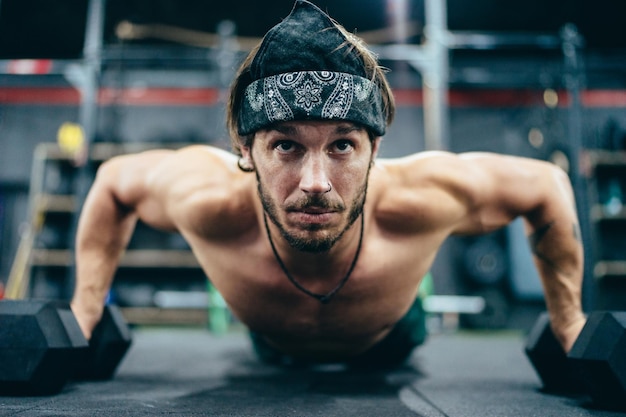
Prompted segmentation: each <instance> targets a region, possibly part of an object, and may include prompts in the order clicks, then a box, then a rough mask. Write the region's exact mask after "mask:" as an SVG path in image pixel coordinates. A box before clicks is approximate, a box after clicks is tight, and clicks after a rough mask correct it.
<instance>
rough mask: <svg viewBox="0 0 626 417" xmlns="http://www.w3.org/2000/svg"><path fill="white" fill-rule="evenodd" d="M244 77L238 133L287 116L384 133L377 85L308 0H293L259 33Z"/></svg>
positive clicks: (322, 14)
mask: <svg viewBox="0 0 626 417" xmlns="http://www.w3.org/2000/svg"><path fill="white" fill-rule="evenodd" d="M249 75H250V83H249V85H248V86H247V88H246V91H245V95H244V98H243V103H242V108H241V112H240V114H239V120H238V128H239V129H238V130H239V134H240V135H242V136H245V135H248V134H251V133H254V132H255V131H257V130H259V129H261V128H263V127H267V126H269V125H271V124H273V123H275V122H280V121H288V120H348V121H351V122H356V123H359V124H361V125H364V126H366V127H368V128H369V129H371V130H372V131H373V132H374V134H376V135H377V136H383V135H384V134H385V127H386V123H385V115H384V113H383V105H382V98H381V94H380V90H379V88H378V87H377V86H376V85H375V84H374V83H373V82H372V81H370V80H369V79H367V78H365V77H366V73H365V68H364V65H363V61H362V59H361V58H360V57H359V56H358V55H357V54H356V53H355V52H354V51H353V50H352V48H351V46H350V45H348V44H347V40H346V38H345V36H344V35H343V34H342V33H341V32H340V31H339V29H337V27H336V26H335V25H334V24H333V22H332V21H331V19H330V18H329V17H328V15H326V14H325V13H324V12H322V11H321V10H320V9H319V8H318V7H316V6H315V5H313V4H311V3H309V2H308V1H305V0H297V1H296V4H295V6H294V8H293V10H292V11H291V14H290V15H289V16H288V17H287V18H286V19H285V20H283V21H282V22H281V23H279V24H278V25H276V26H274V27H273V28H272V29H271V30H270V31H269V32H268V33H267V34H266V35H265V38H264V39H263V43H262V44H261V47H260V49H259V51H258V53H257V55H256V57H255V58H254V60H253V61H252V64H251V65H250V74H249Z"/></svg>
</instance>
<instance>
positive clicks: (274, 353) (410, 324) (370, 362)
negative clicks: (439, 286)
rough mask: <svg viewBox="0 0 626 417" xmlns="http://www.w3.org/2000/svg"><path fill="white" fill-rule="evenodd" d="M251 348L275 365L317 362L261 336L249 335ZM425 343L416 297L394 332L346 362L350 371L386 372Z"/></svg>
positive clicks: (398, 364)
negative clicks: (304, 358)
mask: <svg viewBox="0 0 626 417" xmlns="http://www.w3.org/2000/svg"><path fill="white" fill-rule="evenodd" d="M250 339H251V340H252V346H253V347H254V351H255V352H256V354H257V356H258V357H259V359H260V360H261V361H263V362H265V363H270V364H273V365H293V366H308V365H316V364H319V363H318V362H314V361H308V360H302V359H298V358H294V357H291V356H289V355H286V354H284V353H282V352H280V351H279V350H278V349H276V348H275V347H273V346H271V345H270V344H268V343H267V342H266V341H265V339H264V338H263V336H262V335H260V334H258V333H255V332H250ZM425 340H426V320H425V314H424V309H423V307H422V300H421V298H419V297H418V298H417V299H416V300H415V302H414V303H413V305H412V306H411V308H410V309H409V311H408V312H407V313H406V314H405V315H404V317H402V319H400V321H398V322H397V323H396V325H395V326H394V327H393V329H392V330H391V332H389V334H388V335H387V336H386V337H385V338H384V339H383V340H381V341H379V342H378V343H376V344H375V345H374V346H372V347H371V348H369V349H368V350H366V351H365V352H363V353H360V354H359V355H356V356H354V357H352V358H350V359H348V360H346V361H344V362H343V363H345V364H346V365H347V366H348V367H350V368H357V369H384V368H394V367H398V366H401V365H403V364H404V363H405V362H406V360H407V359H408V358H409V356H410V355H411V353H412V352H413V349H414V348H415V347H417V346H419V345H421V344H422V343H424V341H425Z"/></svg>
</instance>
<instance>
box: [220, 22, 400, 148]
mask: <svg viewBox="0 0 626 417" xmlns="http://www.w3.org/2000/svg"><path fill="white" fill-rule="evenodd" d="M333 23H334V24H335V26H336V27H337V29H339V31H340V32H341V33H342V34H343V35H344V36H345V38H346V44H347V45H349V47H350V49H351V50H354V51H356V53H357V55H358V56H360V57H361V59H362V60H363V68H364V69H365V73H366V76H367V78H369V79H370V80H371V81H372V82H373V83H374V84H375V85H376V86H377V87H378V88H379V90H380V93H381V96H382V101H383V112H384V114H385V120H386V123H387V125H390V124H391V122H392V121H393V117H394V114H395V108H396V105H395V101H394V98H393V93H392V91H391V87H390V86H389V83H388V82H387V78H386V77H385V72H386V69H385V68H383V67H381V66H380V65H378V60H377V58H376V55H374V53H373V52H372V51H370V50H369V49H368V48H367V46H366V45H365V43H364V42H363V40H362V39H361V38H359V37H357V36H356V35H354V34H352V33H350V32H348V31H347V30H346V29H345V28H344V27H343V26H341V25H340V24H338V23H337V22H334V21H333ZM260 46H261V43H259V44H258V45H257V46H255V47H254V48H253V49H252V50H251V51H250V53H249V54H248V56H247V57H246V59H245V60H244V61H243V63H242V64H241V66H240V67H239V70H238V71H237V74H236V76H235V79H234V81H233V83H232V84H231V86H230V96H229V99H228V105H227V108H226V124H227V127H228V132H229V134H230V141H231V145H232V148H233V152H235V153H236V154H237V155H239V156H241V147H242V146H251V144H252V138H253V137H254V134H251V135H246V136H243V137H242V136H240V135H239V132H238V128H237V123H238V120H239V112H240V111H241V102H242V100H243V97H244V94H245V89H246V87H247V86H248V85H249V84H250V83H251V82H252V81H253V80H251V79H250V78H251V77H250V65H251V64H252V61H253V60H254V58H255V57H256V54H257V53H258V51H259V48H260ZM343 46H344V45H342V47H343ZM370 136H372V137H373V135H370Z"/></svg>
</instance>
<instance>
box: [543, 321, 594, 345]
mask: <svg viewBox="0 0 626 417" xmlns="http://www.w3.org/2000/svg"><path fill="white" fill-rule="evenodd" d="M586 322H587V320H586V319H585V317H584V316H581V317H577V318H576V319H574V320H573V321H571V322H569V323H567V324H566V325H558V327H557V326H555V325H554V324H553V325H552V332H553V333H554V335H555V336H556V338H557V340H558V341H559V342H560V343H561V346H563V350H565V352H566V353H569V351H570V350H572V347H573V346H574V343H575V342H576V339H578V335H580V332H581V331H582V329H583V326H584V325H585V323H586Z"/></svg>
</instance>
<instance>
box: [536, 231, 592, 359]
mask: <svg viewBox="0 0 626 417" xmlns="http://www.w3.org/2000/svg"><path fill="white" fill-rule="evenodd" d="M529 241H530V245H531V250H532V252H533V254H534V257H535V264H536V266H537V269H538V271H539V274H540V276H541V279H542V282H543V287H544V292H545V301H546V305H547V308H548V311H549V313H550V319H551V322H552V328H553V330H554V333H555V336H556V337H557V339H558V340H559V341H560V342H561V344H562V346H563V348H564V349H565V350H566V351H569V349H570V348H571V347H572V345H573V343H574V341H575V340H576V337H577V336H578V333H579V332H580V330H581V329H582V326H583V324H584V321H585V318H584V314H583V311H582V301H581V299H582V297H581V295H582V294H581V292H582V280H583V248H582V243H581V241H580V233H579V232H578V224H577V223H576V221H575V219H559V220H554V221H550V222H547V223H545V224H544V225H543V226H539V227H535V230H534V232H533V233H532V234H531V235H530V237H529Z"/></svg>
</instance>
